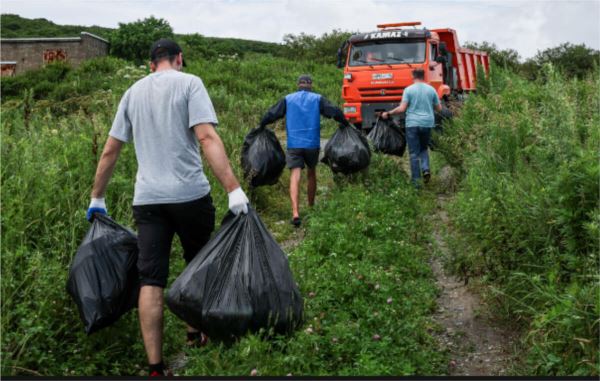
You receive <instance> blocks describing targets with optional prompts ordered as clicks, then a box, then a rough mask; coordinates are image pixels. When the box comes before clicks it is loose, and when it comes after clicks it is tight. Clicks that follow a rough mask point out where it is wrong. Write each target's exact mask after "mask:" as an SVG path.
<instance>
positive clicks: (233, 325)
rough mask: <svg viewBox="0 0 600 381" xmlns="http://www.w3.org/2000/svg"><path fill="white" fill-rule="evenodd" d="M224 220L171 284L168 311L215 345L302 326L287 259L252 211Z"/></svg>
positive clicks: (298, 298) (299, 299)
mask: <svg viewBox="0 0 600 381" xmlns="http://www.w3.org/2000/svg"><path fill="white" fill-rule="evenodd" d="M248 209H249V210H248V214H240V215H239V216H234V215H233V214H231V213H229V214H228V215H227V216H225V218H224V219H223V223H222V224H221V228H220V229H219V231H218V232H217V234H216V235H215V237H214V238H213V239H212V240H211V241H210V242H208V243H207V244H206V246H205V247H204V248H202V250H201V251H200V252H199V253H198V255H196V257H195V258H194V259H193V260H192V262H190V264H189V265H188V266H187V267H186V268H185V270H184V271H183V273H181V275H180V276H179V277H178V278H177V279H176V280H175V282H173V285H172V286H171V288H170V289H169V292H168V293H167V298H166V302H167V306H168V307H169V308H170V309H171V311H173V313H174V314H175V315H177V316H178V317H179V318H181V319H182V320H183V321H185V322H186V323H188V324H189V325H191V326H192V327H195V328H197V329H199V330H202V331H203V332H205V333H206V334H207V335H208V336H209V337H210V338H211V339H218V340H219V339H220V340H224V341H230V340H231V339H235V338H237V337H240V336H242V335H243V334H245V333H246V332H248V331H250V332H257V331H258V330H259V329H261V328H274V331H275V332H276V333H287V332H290V331H292V330H293V329H295V328H297V327H298V326H299V324H300V323H301V322H302V313H303V305H304V304H303V300H302V296H301V295H300V291H299V290H298V287H297V285H296V283H295V281H294V278H293V276H292V272H291V271H290V268H289V264H288V260H287V257H286V255H285V253H284V252H283V251H282V250H281V248H280V247H279V245H278V244H277V242H275V240H274V239H273V237H272V236H271V234H270V233H269V231H268V230H267V229H266V227H265V226H264V225H263V223H262V221H261V220H260V218H259V217H258V214H257V213H256V211H255V210H254V209H252V208H251V207H249V208H248Z"/></svg>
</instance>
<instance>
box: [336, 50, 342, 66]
mask: <svg viewBox="0 0 600 381" xmlns="http://www.w3.org/2000/svg"><path fill="white" fill-rule="evenodd" d="M342 66H343V65H342V48H339V49H338V51H337V67H338V68H340V69H341V68H342Z"/></svg>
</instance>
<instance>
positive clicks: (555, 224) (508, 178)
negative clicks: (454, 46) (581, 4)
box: [440, 66, 600, 375]
mask: <svg viewBox="0 0 600 381" xmlns="http://www.w3.org/2000/svg"><path fill="white" fill-rule="evenodd" d="M542 74H543V75H542V77H543V78H544V79H543V80H539V81H537V82H528V81H525V80H523V79H522V78H519V77H518V76H516V75H513V74H510V73H507V72H504V71H501V70H496V71H495V72H494V74H493V76H492V78H491V81H489V82H488V81H486V83H484V84H483V85H484V86H482V87H481V89H482V90H483V91H481V93H480V94H481V95H480V96H475V97H472V98H470V99H469V100H468V102H466V104H465V106H464V108H463V109H462V111H461V116H460V118H458V119H456V120H455V121H454V122H453V123H452V124H451V125H449V126H447V128H446V134H445V135H444V137H443V138H442V139H441V147H440V151H441V152H442V153H443V155H444V158H445V160H446V162H448V163H450V164H451V165H453V166H454V167H455V168H456V169H457V170H458V172H459V173H461V174H462V183H461V186H460V190H459V192H458V193H457V195H456V197H455V200H454V202H453V203H452V204H451V205H450V208H449V209H450V210H449V215H450V217H451V222H452V231H453V233H454V234H453V236H454V241H453V242H452V245H451V246H452V248H453V256H452V258H451V260H450V263H449V266H450V267H451V268H453V270H454V271H455V272H456V273H458V274H459V275H461V276H463V277H470V278H475V279H477V280H480V281H481V282H483V284H484V285H488V286H489V287H487V288H486V290H487V292H488V301H489V302H490V303H491V305H492V306H494V307H495V312H496V313H497V315H499V316H504V317H505V318H507V319H510V320H511V321H513V322H517V323H518V324H520V326H521V327H522V329H523V331H524V336H523V342H522V344H523V348H524V349H523V351H524V353H523V356H522V359H523V362H524V364H523V366H522V367H521V368H518V369H516V370H515V371H516V372H519V373H520V374H539V375H590V374H595V375H597V374H598V373H599V372H600V364H599V361H600V358H599V355H598V347H599V342H598V337H599V334H600V331H599V325H598V318H599V316H600V295H599V291H600V289H599V280H600V273H599V269H598V263H599V247H600V242H599V237H600V230H599V226H600V224H599V222H600V213H599V211H600V209H599V206H598V200H599V192H598V184H599V181H600V178H599V175H600V166H599V164H598V163H599V155H598V147H599V146H600V133H599V130H598V125H599V122H600V117H599V114H598V104H599V96H598V94H599V89H600V86H599V80H598V76H597V75H589V76H588V77H587V78H586V79H584V80H567V79H565V78H564V77H563V76H562V75H560V74H559V73H557V72H555V71H554V69H553V68H552V67H551V66H547V67H545V72H544V73H542Z"/></svg>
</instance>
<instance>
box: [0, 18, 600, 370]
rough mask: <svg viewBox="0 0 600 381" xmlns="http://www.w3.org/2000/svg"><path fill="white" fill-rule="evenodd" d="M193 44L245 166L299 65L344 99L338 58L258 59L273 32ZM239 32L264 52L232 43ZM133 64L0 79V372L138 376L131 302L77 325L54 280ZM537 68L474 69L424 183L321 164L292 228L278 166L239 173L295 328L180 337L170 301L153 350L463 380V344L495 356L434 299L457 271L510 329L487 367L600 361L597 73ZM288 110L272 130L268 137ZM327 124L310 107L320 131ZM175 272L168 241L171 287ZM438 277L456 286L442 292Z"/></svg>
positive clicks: (588, 366)
mask: <svg viewBox="0 0 600 381" xmlns="http://www.w3.org/2000/svg"><path fill="white" fill-rule="evenodd" d="M9 16H14V15H2V17H3V19H2V20H3V22H4V18H5V17H9ZM17 17H18V16H17ZM9 19H10V17H9ZM17 20H18V19H17ZM29 21H37V22H40V23H42V24H43V25H46V26H47V27H48V28H49V30H52V28H54V29H55V30H54V31H53V32H49V33H59V32H58V31H57V30H59V29H60V30H62V29H61V28H62V26H57V25H56V24H52V23H50V22H48V21H47V20H44V21H43V22H42V21H40V20H29ZM42 24H40V25H42ZM49 24H52V25H54V26H53V27H52V28H50V27H49V26H48V25H49ZM23 25H32V24H28V23H25V24H23ZM69 28H82V27H73V26H71V27H69ZM103 29H106V28H103ZM3 30H4V26H3ZM31 30H33V29H31ZM65 30H66V29H65ZM85 30H90V29H89V28H87V27H85ZM106 30H107V31H109V32H110V30H109V29H106ZM65 33H66V32H65ZM3 36H4V35H3ZM178 38H180V39H185V36H178ZM192 39H193V41H194V42H197V41H200V42H201V43H202V44H205V43H207V42H209V43H210V44H212V45H217V42H222V43H223V44H222V45H218V47H217V48H215V51H216V52H217V55H216V56H213V57H201V58H194V57H192V58H191V59H190V60H189V61H188V66H187V67H186V68H185V70H186V71H187V72H189V73H192V74H195V75H198V76H200V77H201V78H202V80H203V82H204V84H205V85H206V88H207V91H208V93H209V95H210V97H211V100H212V102H213V104H214V107H215V110H216V112H217V115H218V118H219V126H218V132H219V134H220V136H221V138H222V140H223V143H224V145H225V148H226V151H227V153H228V155H229V157H230V159H231V162H232V167H233V170H234V172H235V174H236V176H238V178H240V179H241V178H242V169H241V165H240V156H241V146H242V142H243V139H244V136H245V135H246V134H247V133H248V131H249V130H250V129H252V128H254V127H256V126H257V124H258V122H259V120H260V117H261V116H262V114H263V113H264V112H265V111H266V110H267V109H268V108H269V106H271V105H272V104H274V103H275V102H276V101H277V100H279V99H281V97H282V96H283V95H285V94H287V93H289V92H292V91H294V90H295V81H296V79H297V77H298V75H299V74H301V73H310V74H311V75H312V76H313V79H314V86H315V91H317V92H319V93H320V94H323V95H324V96H326V97H327V98H328V99H330V100H331V101H332V102H333V103H335V104H337V105H341V104H342V99H341V98H340V95H341V91H340V87H341V78H342V72H341V70H339V69H337V68H336V67H335V66H333V65H331V64H324V63H318V62H315V61H314V60H312V59H302V58H296V59H289V58H284V57H279V56H276V55H274V54H271V53H270V51H269V49H274V50H273V51H276V49H277V47H278V46H279V45H277V44H268V43H262V42H256V41H247V40H235V39H211V38H208V37H202V36H193V37H192ZM246 43H247V44H248V45H247V46H246V48H247V49H248V50H250V51H251V50H254V53H260V52H263V53H267V54H248V55H237V54H231V53H232V52H234V53H235V50H233V49H235V48H236V47H239V46H240V45H241V44H246ZM261 49H264V50H261ZM147 74H148V68H147V67H145V66H139V65H134V64H133V63H132V62H128V61H125V60H122V59H119V58H115V57H102V58H97V59H93V60H89V61H87V62H85V63H83V64H82V65H81V66H79V67H77V68H72V67H69V66H68V65H65V64H64V63H60V62H59V63H54V64H50V65H47V66H46V67H45V68H43V69H40V70H37V71H31V72H27V73H25V74H23V75H19V76H16V77H9V78H3V79H2V81H1V93H2V118H1V121H0V140H1V141H2V144H1V147H0V148H1V157H2V160H1V162H0V166H1V168H0V169H1V170H0V174H1V185H2V200H1V201H2V219H1V231H2V245H1V248H0V249H1V255H0V260H1V268H2V275H3V276H2V278H1V280H0V288H1V296H2V297H1V301H0V302H1V306H0V307H1V308H0V314H1V319H0V321H1V331H2V335H1V354H2V356H1V357H2V364H1V371H0V372H1V374H2V375H3V376H19V375H20V376H75V375H85V376H98V375H104V376H110V375H112V376H116V375H122V376H126V375H131V376H135V375H144V374H146V373H145V369H144V364H145V355H144V350H143V345H142V342H141V340H140V333H139V322H138V317H137V313H136V311H131V312H129V313H128V314H126V315H125V316H124V317H123V318H122V319H120V320H119V321H118V322H117V323H116V324H114V325H113V326H111V327H109V328H106V329H103V330H101V331H99V332H97V333H95V334H93V335H91V336H87V335H86V334H85V333H84V330H83V326H82V324H81V320H80V317H79V316H78V312H77V308H76V306H75V304H74V303H73V301H72V300H71V298H70V297H69V296H68V295H67V293H66V291H65V287H64V286H65V283H66V279H67V277H68V270H69V266H70V264H71V261H72V258H73V256H74V254H75V252H76V251H77V248H78V245H79V244H80V242H81V239H82V237H83V236H84V234H85V232H86V230H87V229H88V228H89V224H88V222H87V221H86V220H85V211H86V208H87V206H88V203H89V195H90V188H91V186H92V182H93V177H94V173H95V169H96V165H97V163H98V160H99V157H100V154H101V151H102V147H103V145H104V142H105V140H106V138H107V134H108V130H109V128H110V126H111V123H112V119H113V117H114V115H115V112H116V108H117V106H118V104H119V100H120V99H121V96H122V94H123V93H124V91H125V90H126V89H127V88H128V87H129V86H131V85H132V84H133V83H134V82H135V81H137V80H138V79H140V78H142V77H143V76H145V75H147ZM536 75H537V76H538V78H539V79H538V80H535V81H530V80H526V79H525V78H523V77H522V76H520V75H518V74H516V73H515V72H514V71H511V70H507V69H503V68H501V67H494V68H493V70H492V72H491V76H490V77H489V78H488V79H483V77H481V80H480V82H479V83H478V92H477V94H474V95H472V96H469V97H468V98H467V100H466V102H465V103H464V104H462V105H461V107H460V109H459V111H458V114H457V115H456V116H455V118H454V119H453V120H451V121H448V122H446V123H445V125H444V134H443V135H441V136H440V135H436V146H435V150H434V151H433V152H432V155H431V156H432V171H433V179H432V182H431V183H430V184H429V185H428V186H427V187H425V188H424V189H423V190H422V191H421V192H417V191H415V190H414V188H413V187H412V185H411V184H410V181H409V175H408V173H407V159H408V157H407V156H408V155H407V154H405V155H404V157H402V158H398V157H391V156H387V155H383V154H379V153H373V156H372V159H371V164H370V167H369V170H368V171H365V172H363V173H360V174H357V175H354V176H350V177H345V176H341V175H338V176H336V175H333V174H332V172H331V170H330V169H329V168H328V167H326V166H325V165H319V166H318V167H317V171H318V179H319V183H318V190H317V203H316V205H315V206H314V208H308V207H307V205H306V197H305V194H302V195H301V210H302V213H303V217H304V220H303V226H302V228H301V229H294V228H292V227H291V225H290V224H289V223H288V221H289V218H290V210H289V198H288V197H289V196H288V182H289V172H288V171H284V173H283V175H282V176H281V178H280V179H279V182H278V183H276V184H275V185H272V186H265V187H260V188H257V189H253V190H252V191H250V190H249V187H248V186H247V184H245V185H243V186H244V188H245V189H247V190H248V194H249V197H250V199H251V203H252V204H253V206H254V207H255V209H256V210H257V211H258V213H259V215H260V217H261V219H262V220H263V221H264V223H265V225H266V226H267V228H268V229H269V231H271V232H272V234H273V236H274V237H275V239H276V240H277V241H278V242H279V243H280V244H281V246H282V248H283V249H284V251H285V252H286V254H287V255H288V259H289V263H290V267H291V269H292V272H293V274H294V277H295V281H296V282H297V283H298V285H299V288H300V290H301V292H302V295H303V297H304V300H305V323H304V325H303V326H302V328H301V329H300V330H298V331H297V332H294V333H293V334H291V335H289V336H277V337H274V338H269V339H265V337H264V336H263V335H262V334H251V335H247V336H245V337H243V338H242V339H240V340H239V341H238V342H235V343H233V344H231V345H229V346H225V345H222V344H220V343H216V342H210V343H209V345H207V346H206V347H203V348H199V349H190V348H186V347H185V335H184V324H183V323H182V322H181V321H180V320H179V319H177V318H176V317H175V316H174V315H173V314H171V313H170V312H169V311H168V310H167V312H166V314H165V348H164V349H165V358H166V361H167V363H169V364H170V365H171V366H173V367H175V364H177V368H176V373H177V374H179V375H188V376H192V375H213V376H225V375H232V376H246V375H249V374H250V373H251V371H252V370H253V369H256V373H257V374H258V375H259V376H281V375H286V374H293V375H294V376H310V375H324V376H333V375H342V376H359V375H364V376H385V375H388V376H391V375H409V376H410V375H436V376H439V375H464V374H466V373H460V371H461V369H462V368H461V366H462V365H463V364H462V363H461V361H459V360H460V359H462V360H464V359H465V358H468V357H470V356H471V355H472V354H473V352H477V351H479V350H482V351H486V350H488V352H487V353H485V354H484V355H485V356H482V357H479V358H477V360H478V364H477V365H478V366H479V365H480V364H479V362H481V363H483V362H484V361H482V359H483V358H485V360H489V361H490V362H491V363H492V364H490V365H495V364H493V363H494V361H496V359H497V357H499V356H497V355H496V354H495V353H494V352H493V351H491V350H490V348H491V349H494V348H493V346H494V345H496V344H497V342H492V343H485V345H475V344H474V340H477V339H479V337H477V336H474V335H473V334H472V333H473V332H469V334H465V332H466V330H469V329H470V328H471V327H468V326H467V324H465V326H463V327H458V325H455V326H454V327H455V328H456V329H454V330H448V329H447V328H448V325H446V324H444V321H443V320H442V319H441V318H440V314H452V313H455V312H456V311H455V310H458V309H460V308H461V307H460V303H450V304H444V303H443V300H441V299H442V298H443V297H444V295H445V294H448V293H449V292H450V293H454V294H456V292H457V289H458V286H460V287H462V288H461V292H465V293H466V292H469V293H471V294H473V295H475V294H476V295H478V298H477V300H481V303H479V302H478V303H477V304H476V305H475V306H474V307H475V308H473V309H472V310H471V311H470V312H471V313H472V314H473V315H476V316H473V319H477V320H478V322H479V323H480V324H481V325H484V326H485V327H486V328H489V329H491V330H494V332H496V333H497V335H501V334H502V333H503V332H510V333H511V335H510V336H511V338H510V339H511V340H512V339H514V341H511V342H510V345H506V346H504V347H503V349H504V353H503V354H502V355H503V356H502V357H503V358H504V359H505V360H506V363H503V364H502V367H493V366H492V367H488V368H485V369H487V370H488V371H489V373H486V372H483V373H482V374H486V375H487V374H494V375H498V374H501V375H543V376H557V375H580V376H589V375H598V373H599V372H600V358H599V355H598V350H597V349H598V345H599V343H598V337H599V336H600V331H599V329H600V327H599V325H598V316H600V298H599V295H600V294H599V292H600V283H599V282H598V280H599V279H600V273H599V271H598V267H597V264H598V261H599V251H598V247H599V246H600V242H599V241H598V239H599V237H600V230H599V229H600V217H599V216H600V207H599V202H598V200H599V197H600V196H599V194H598V183H599V182H600V179H599V176H600V168H599V164H598V151H597V147H598V146H599V145H600V130H598V128H597V126H598V124H599V123H600V114H599V113H598V108H597V105H598V102H599V95H600V91H599V89H600V78H599V76H598V74H597V73H594V72H587V74H586V75H583V76H581V77H580V78H569V77H568V76H565V75H563V74H561V73H560V70H557V68H556V67H555V66H553V65H552V64H550V63H548V64H545V65H544V66H543V70H539V72H536ZM283 125H284V123H283V122H279V123H277V124H276V125H275V126H272V127H273V128H274V129H275V130H276V132H277V134H278V135H279V136H283V135H284V133H283V130H284V127H283ZM336 128H337V126H336V124H335V123H334V122H333V121H331V120H324V121H323V129H322V131H321V137H322V139H329V138H330V137H331V135H332V134H333V132H334V131H335V129H336ZM207 167H208V166H207ZM136 170H137V165H136V159H135V152H134V149H133V146H132V145H131V144H129V145H126V146H125V148H124V149H123V152H122V153H121V158H120V159H119V163H118V164H117V167H116V170H115V173H114V176H113V178H112V180H111V182H110V184H109V187H108V190H107V194H106V200H107V206H108V212H109V214H110V215H111V217H113V218H114V219H115V220H116V221H118V222H119V223H121V224H123V225H127V226H130V227H133V226H134V225H133V218H132V213H131V203H132V196H133V186H134V181H135V176H136ZM207 176H208V177H209V180H210V182H211V184H212V185H213V187H212V191H211V193H212V197H213V199H214V203H215V206H216V209H217V220H218V221H219V220H220V219H221V218H222V217H223V216H224V215H225V213H226V212H227V194H226V192H225V191H224V190H223V189H222V188H221V187H220V186H219V185H218V182H217V181H216V178H215V176H214V175H213V174H212V172H211V171H210V170H209V169H207ZM304 190H305V186H304V184H303V185H302V187H301V192H302V193H304ZM440 201H443V202H440ZM436 215H437V216H438V218H436V217H435V216H436ZM219 225H220V224H219V223H218V222H217V226H216V227H217V228H218V227H219ZM432 263H433V264H434V267H435V264H437V265H438V266H437V267H438V268H434V269H432ZM183 267H184V261H183V259H182V248H181V246H180V244H179V243H178V242H177V241H176V243H175V244H174V247H173V250H172V259H171V269H170V270H171V272H170V278H169V285H170V284H171V283H172V282H173V280H174V279H175V277H176V276H177V275H178V274H179V273H180V272H181V271H182V269H183ZM440 273H444V274H446V275H445V276H447V277H448V278H452V281H453V284H456V285H458V286H457V287H456V288H452V290H448V289H446V290H444V286H443V285H442V286H440V283H439V280H440V278H441V276H440V275H439V274H440ZM446 301H447V300H446ZM444 306H445V307H446V308H445V309H444V308H443V307H444ZM448 316H451V317H453V316H456V315H448ZM453 320H456V319H453ZM460 322H461V323H462V321H460ZM505 326H507V327H508V328H506V327H505ZM500 327H504V328H503V329H504V331H503V330H502V329H500ZM507 336H508V335H507ZM115 338H118V339H115ZM440 338H446V339H447V340H446V341H444V340H442V339H440ZM473 338H474V339H473ZM469 340H471V341H469ZM507 340H508V338H507ZM479 341H483V340H479ZM478 344H481V343H478ZM482 347H484V348H482ZM457 348H458V349H457ZM476 354H477V355H479V354H480V353H476ZM471 357H473V356H471ZM457 363H458V366H457ZM496 365H497V364H496ZM482 366H486V364H483V365H482ZM491 369H494V370H493V371H492V370H491ZM469 374H473V373H469Z"/></svg>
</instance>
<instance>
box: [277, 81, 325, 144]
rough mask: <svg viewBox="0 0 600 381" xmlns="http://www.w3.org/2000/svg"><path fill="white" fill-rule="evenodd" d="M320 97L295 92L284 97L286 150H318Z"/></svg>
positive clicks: (306, 92)
mask: <svg viewBox="0 0 600 381" xmlns="http://www.w3.org/2000/svg"><path fill="white" fill-rule="evenodd" d="M320 103H321V96H320V95H319V94H317V93H313V92H311V91H303V90H300V91H297V92H295V93H292V94H289V95H287V96H286V97H285V105H286V107H285V109H286V113H285V114H286V115H285V129H286V133H287V148H319V147H320V144H321V143H320V141H321V139H320V135H321V113H320V110H319V105H320Z"/></svg>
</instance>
